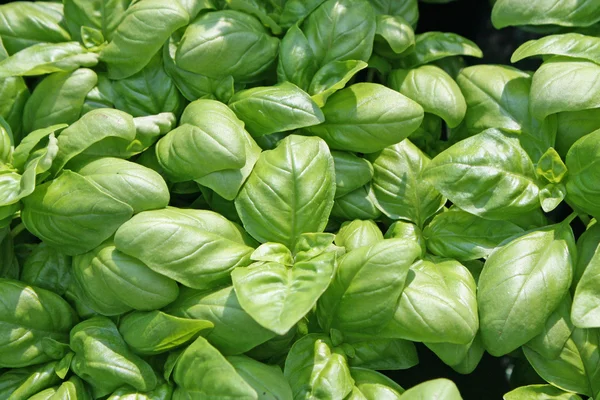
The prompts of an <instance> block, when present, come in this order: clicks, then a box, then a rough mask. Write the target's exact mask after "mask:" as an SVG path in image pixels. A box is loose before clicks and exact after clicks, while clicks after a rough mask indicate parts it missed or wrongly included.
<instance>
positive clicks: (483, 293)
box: [477, 223, 575, 356]
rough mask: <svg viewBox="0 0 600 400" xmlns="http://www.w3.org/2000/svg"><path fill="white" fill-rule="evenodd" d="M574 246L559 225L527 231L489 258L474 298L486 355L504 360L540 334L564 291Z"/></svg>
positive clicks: (567, 231) (564, 226) (568, 231)
mask: <svg viewBox="0 0 600 400" xmlns="http://www.w3.org/2000/svg"><path fill="white" fill-rule="evenodd" d="M574 246H575V242H574V239H573V232H572V231H571V228H570V227H569V225H567V224H565V223H563V224H558V225H551V226H549V227H546V228H542V229H538V230H533V231H530V232H529V233H526V234H525V235H523V236H520V237H519V238H517V239H515V240H512V241H511V242H509V243H507V244H505V245H503V246H502V247H498V248H497V249H496V250H495V251H494V252H492V254H490V256H489V257H488V259H487V261H486V262H485V266H484V268H483V271H482V272H481V276H480V277H479V292H478V294H477V300H478V304H479V313H480V317H481V335H482V339H483V343H484V344H485V347H486V349H487V351H488V352H489V353H490V354H492V355H494V356H501V355H504V354H507V353H509V352H511V351H513V350H515V349H517V348H518V347H519V346H521V345H523V344H525V343H526V342H528V341H529V340H530V339H532V338H534V337H535V336H536V335H538V334H539V333H540V332H541V331H542V330H543V329H544V323H545V322H546V320H547V319H548V318H549V317H550V315H551V314H552V312H553V311H554V310H555V309H556V308H557V307H558V305H559V304H560V302H561V301H562V299H563V297H564V296H565V295H566V294H567V292H568V290H569V286H570V284H571V278H572V275H573V272H572V269H573V260H572V257H574V254H571V252H573V251H574ZM532 309H535V310H536V312H535V313H531V312H530V310H532Z"/></svg>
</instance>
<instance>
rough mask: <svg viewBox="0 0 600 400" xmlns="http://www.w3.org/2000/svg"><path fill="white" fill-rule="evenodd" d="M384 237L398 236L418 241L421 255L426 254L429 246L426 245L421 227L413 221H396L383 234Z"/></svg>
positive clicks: (414, 241)
mask: <svg viewBox="0 0 600 400" xmlns="http://www.w3.org/2000/svg"><path fill="white" fill-rule="evenodd" d="M383 237H384V238H385V239H393V238H397V239H403V240H409V241H411V242H413V243H416V244H417V245H419V247H421V255H424V254H425V251H426V250H427V248H426V247H425V241H424V238H423V232H421V229H420V228H419V227H418V226H417V225H415V224H413V223H411V222H405V221H396V222H394V223H393V224H391V225H390V227H389V228H388V230H387V231H386V232H385V235H383ZM420 258H422V257H420Z"/></svg>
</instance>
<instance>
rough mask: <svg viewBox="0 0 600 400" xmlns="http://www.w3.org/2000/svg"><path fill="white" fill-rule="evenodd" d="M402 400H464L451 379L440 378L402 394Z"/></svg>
mask: <svg viewBox="0 0 600 400" xmlns="http://www.w3.org/2000/svg"><path fill="white" fill-rule="evenodd" d="M401 399H402V400H425V399H444V400H462V397H461V395H460V392H459V391H458V388H457V387H456V385H455V384H454V383H453V382H452V381H451V380H449V379H445V378H439V379H434V380H431V381H426V382H423V383H420V384H418V385H416V386H413V387H411V388H410V389H408V390H406V392H404V393H403V394H402V397H401Z"/></svg>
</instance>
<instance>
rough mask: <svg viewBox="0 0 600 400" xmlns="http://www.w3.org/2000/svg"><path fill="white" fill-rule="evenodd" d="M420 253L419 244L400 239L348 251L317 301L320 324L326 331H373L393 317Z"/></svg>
mask: <svg viewBox="0 0 600 400" xmlns="http://www.w3.org/2000/svg"><path fill="white" fill-rule="evenodd" d="M420 254H421V248H420V247H419V246H418V245H416V244H415V243H412V242H407V241H403V240H401V239H387V240H382V241H379V242H377V243H375V244H374V245H372V246H368V247H360V248H358V249H356V250H353V251H351V252H349V253H347V254H346V255H345V256H344V257H343V258H342V259H341V260H340V261H339V265H338V268H337V270H336V273H335V276H334V278H333V281H332V282H331V285H330V286H329V288H328V289H327V291H326V292H325V293H324V294H323V296H322V297H321V299H320V301H319V304H318V307H317V317H318V319H319V324H320V325H321V326H322V327H323V329H325V330H326V331H328V330H329V329H331V328H335V329H339V330H341V331H342V332H355V333H371V334H376V333H377V332H378V331H380V330H381V329H383V328H384V326H386V325H387V324H388V323H389V322H390V320H391V319H392V318H393V316H394V313H395V312H396V307H397V305H398V301H399V299H400V295H401V294H402V290H403V289H404V283H405V281H406V276H407V273H408V270H409V267H410V265H411V264H412V263H413V262H414V261H415V259H416V258H417V257H418V256H419V255H420ZM374 276H376V277H377V279H373V277H374Z"/></svg>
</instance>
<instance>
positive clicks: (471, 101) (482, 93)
mask: <svg viewBox="0 0 600 400" xmlns="http://www.w3.org/2000/svg"><path fill="white" fill-rule="evenodd" d="M456 80H457V83H458V86H459V87H460V89H461V90H462V92H463V94H464V96H465V100H466V101H467V113H466V115H465V119H464V127H465V128H466V129H467V130H468V132H469V134H470V135H472V134H477V133H479V132H481V131H482V130H484V129H488V128H498V129H504V130H506V131H509V132H514V133H515V134H517V135H518V136H517V138H518V140H519V142H520V143H521V146H522V147H523V149H525V151H527V153H528V154H529V156H530V157H531V159H532V160H533V161H534V162H535V161H537V160H539V159H540V157H541V156H542V155H543V154H544V153H545V152H546V150H547V149H548V148H549V147H552V146H553V145H554V141H555V137H556V120H555V119H554V118H547V119H544V117H540V118H539V119H538V118H537V116H536V115H535V113H533V112H532V111H531V110H530V106H532V103H533V100H532V99H533V97H535V96H537V93H536V90H535V89H534V88H532V80H531V75H530V74H528V73H526V72H522V71H520V70H518V69H516V68H512V67H506V66H497V65H477V66H473V67H467V68H465V69H463V70H462V71H461V72H460V73H459V74H458V77H457V79H456Z"/></svg>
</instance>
